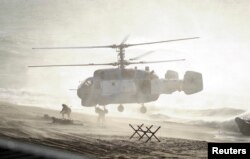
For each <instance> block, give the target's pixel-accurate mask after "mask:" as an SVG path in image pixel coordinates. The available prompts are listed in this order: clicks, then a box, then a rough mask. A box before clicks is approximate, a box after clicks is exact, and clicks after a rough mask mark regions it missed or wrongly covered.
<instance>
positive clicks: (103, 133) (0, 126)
mask: <svg viewBox="0 0 250 159" xmlns="http://www.w3.org/2000/svg"><path fill="white" fill-rule="evenodd" d="M44 114H48V115H49V116H55V117H60V114H59V110H58V111H55V110H50V109H43V108H38V107H27V106H20V105H13V104H8V103H1V104H0V137H1V136H2V137H8V138H13V139H16V140H19V141H24V142H29V143H35V144H39V145H45V146H49V147H53V148H57V149H60V150H63V151H70V152H75V153H78V154H83V155H85V156H88V157H90V158H121V159H122V158H140V159H141V158H145V159H146V158H207V142H206V141H211V140H213V137H214V135H213V131H215V130H213V129H210V128H206V127H197V126H192V125H185V124H180V123H173V122H160V121H152V120H146V119H144V120H143V119H131V118H117V117H116V118H115V117H109V116H107V118H106V122H105V125H104V126H100V125H99V124H98V123H97V122H96V120H97V116H93V115H88V114H81V113H74V112H73V113H72V118H73V120H74V122H75V123H76V124H75V125H60V124H52V122H51V120H49V119H46V118H44V117H43V116H44ZM129 123H131V124H133V125H136V124H141V123H144V124H145V125H151V124H153V125H155V126H161V129H160V130H159V132H157V134H156V135H157V137H159V139H160V140H161V142H158V141H157V140H155V139H154V138H153V139H152V140H151V141H149V142H147V143H145V140H146V139H143V140H140V141H139V140H138V137H135V138H132V139H129V137H130V136H131V134H132V133H133V131H132V129H131V128H130V127H129Z"/></svg>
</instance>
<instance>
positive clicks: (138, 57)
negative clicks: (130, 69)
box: [129, 51, 155, 61]
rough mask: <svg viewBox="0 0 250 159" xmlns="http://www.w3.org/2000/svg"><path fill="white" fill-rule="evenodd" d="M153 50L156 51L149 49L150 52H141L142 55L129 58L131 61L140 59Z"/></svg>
mask: <svg viewBox="0 0 250 159" xmlns="http://www.w3.org/2000/svg"><path fill="white" fill-rule="evenodd" d="M153 52H155V51H148V52H145V53H144V54H141V55H139V56H136V57H134V58H130V59H129V60H131V61H134V60H138V59H140V58H142V57H145V56H147V55H149V54H152V53H153Z"/></svg>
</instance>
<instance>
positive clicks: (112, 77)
mask: <svg viewBox="0 0 250 159" xmlns="http://www.w3.org/2000/svg"><path fill="white" fill-rule="evenodd" d="M202 90H203V80H202V74H201V73H198V72H194V71H187V72H186V73H185V75H184V78H183V79H182V80H181V79H179V76H178V73H177V72H175V71H171V70H169V71H167V72H166V74H165V78H162V79H160V78H159V77H158V76H157V75H156V74H155V73H154V72H153V71H151V72H150V71H149V70H137V69H120V68H115V69H114V68H112V69H100V70H96V71H95V72H94V76H93V77H89V78H87V79H86V80H85V81H84V82H82V83H81V84H80V86H79V87H78V89H77V95H78V97H79V98H80V99H81V104H82V105H83V106H96V105H107V104H120V103H147V102H152V101H155V100H157V99H158V98H159V96H160V95H161V94H172V93H173V92H176V91H183V92H184V93H185V94H187V95H189V94H194V93H197V92H200V91H202Z"/></svg>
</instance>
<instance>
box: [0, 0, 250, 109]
mask: <svg viewBox="0 0 250 159" xmlns="http://www.w3.org/2000/svg"><path fill="white" fill-rule="evenodd" d="M249 7H250V2H249V1H247V0H245V1H244V0H242V1H240V0H228V1H224V0H221V1H216V0H212V1H211V0H207V1H199V0H187V1H178V0H176V1H171V0H145V1H139V0H130V1H129V0H120V1H116V0H94V1H91V0H74V1H70V0H53V1H49V0H36V1H34V0H12V1H9V0H1V1H0V60H1V62H0V91H1V96H0V98H1V100H6V101H10V102H16V103H23V104H34V105H43V106H47V107H48V106H55V107H57V106H58V108H59V107H60V104H61V103H69V104H71V105H74V107H77V108H78V107H79V109H83V108H82V107H81V106H80V100H79V99H78V98H77V96H76V93H75V92H74V91H73V92H72V91H69V90H68V89H71V88H77V86H78V84H79V81H82V80H84V79H85V78H87V77H89V76H92V75H93V72H94V71H95V70H96V69H100V68H103V67H70V68H69V67H67V68H65V67H64V68H33V69H30V68H28V67H27V66H28V65H42V64H78V63H103V62H113V61H115V60H116V58H117V55H116V52H115V50H112V49H96V50H95V49H93V50H32V49H31V48H32V47H46V46H51V47H53V46H88V45H107V44H115V43H120V42H121V41H122V39H123V38H124V37H125V36H126V35H128V34H129V35H130V37H129V39H128V43H140V42H150V41H158V40H168V39H175V38H186V37H196V36H198V37H200V39H196V40H189V41H180V42H172V43H166V44H157V45H149V46H138V47H133V48H129V49H127V50H126V57H127V58H131V57H135V56H137V55H140V54H142V53H145V52H147V51H150V50H156V52H155V53H153V54H151V55H148V56H147V57H144V58H143V59H142V60H145V61H147V60H163V59H175V58H185V59H186V61H185V62H176V63H165V64H152V65H150V69H153V70H155V72H156V73H157V74H158V75H159V76H160V77H161V78H163V77H164V74H165V72H166V71H167V70H169V69H171V70H176V71H178V72H179V73H180V77H181V78H182V77H183V74H184V73H185V71H187V70H193V71H197V72H201V73H202V74H203V79H204V90H203V91H202V92H201V93H198V94H195V95H191V96H187V95H185V94H184V93H183V92H182V93H178V92H177V93H174V94H173V95H162V96H161V97H160V99H159V100H158V101H156V102H154V103H151V104H148V105H151V106H152V105H153V106H154V107H157V108H162V107H178V108H214V107H234V108H244V109H247V108H248V103H249V99H250V95H249V90H250V84H249V81H250V74H249V68H250V62H249V61H250V55H249V49H250V47H249V41H250V31H249V28H250V23H249V17H250V10H249ZM129 67H131V68H132V67H134V66H129ZM144 67H145V66H143V65H140V66H138V68H141V69H144ZM114 109H116V107H115V108H114ZM138 109H139V106H138ZM86 110H88V109H86Z"/></svg>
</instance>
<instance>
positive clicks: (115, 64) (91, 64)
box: [28, 62, 117, 67]
mask: <svg viewBox="0 0 250 159" xmlns="http://www.w3.org/2000/svg"><path fill="white" fill-rule="evenodd" d="M103 65H108V66H110V65H111V66H117V63H116V62H115V63H100V64H94V63H90V64H73V65H35V66H28V67H68V66H103Z"/></svg>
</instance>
